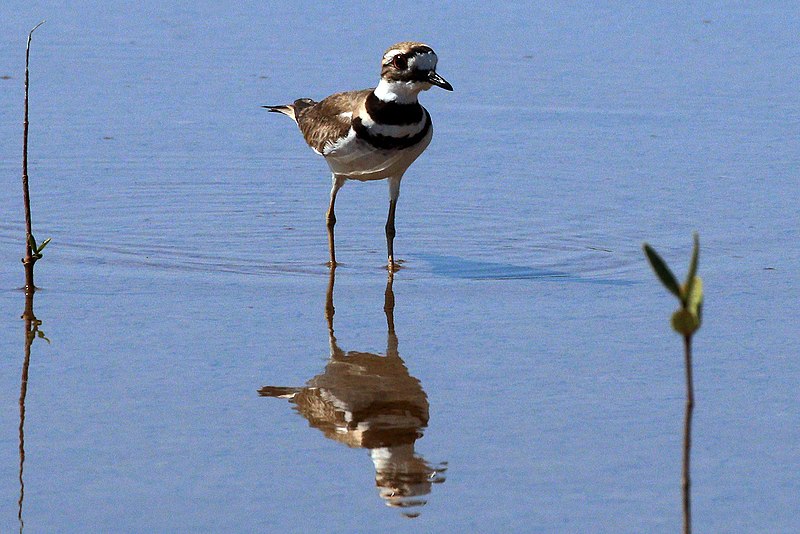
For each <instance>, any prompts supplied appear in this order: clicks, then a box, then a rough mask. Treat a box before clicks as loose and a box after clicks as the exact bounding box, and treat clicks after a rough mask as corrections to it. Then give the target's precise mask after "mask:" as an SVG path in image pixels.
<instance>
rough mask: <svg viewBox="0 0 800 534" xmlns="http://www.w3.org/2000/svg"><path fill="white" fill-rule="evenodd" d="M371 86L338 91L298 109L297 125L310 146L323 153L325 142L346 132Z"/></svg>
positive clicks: (370, 90) (334, 139) (331, 140)
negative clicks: (362, 88)
mask: <svg viewBox="0 0 800 534" xmlns="http://www.w3.org/2000/svg"><path fill="white" fill-rule="evenodd" d="M370 92H372V89H364V90H361V91H348V92H346V93H336V94H334V95H331V96H329V97H328V98H326V99H324V100H322V101H320V102H317V103H316V104H314V105H313V106H309V107H307V108H304V109H298V110H297V125H298V126H300V131H301V132H303V137H304V138H305V140H306V143H308V146H310V147H311V148H313V149H314V150H316V151H317V152H319V153H320V154H322V152H323V149H324V148H325V145H326V144H328V143H332V142H334V141H336V140H337V139H341V138H342V137H344V136H346V135H347V132H348V131H350V123H351V121H352V117H353V114H354V113H355V112H356V110H357V109H358V106H359V105H360V104H361V102H363V101H364V99H366V98H367V95H368V94H369V93H370Z"/></svg>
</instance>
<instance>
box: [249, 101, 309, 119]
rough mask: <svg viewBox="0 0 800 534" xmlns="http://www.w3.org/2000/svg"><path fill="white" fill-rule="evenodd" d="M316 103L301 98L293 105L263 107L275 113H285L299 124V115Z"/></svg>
mask: <svg viewBox="0 0 800 534" xmlns="http://www.w3.org/2000/svg"><path fill="white" fill-rule="evenodd" d="M314 104H316V102H314V101H313V100H311V99H310V98H301V99H299V100H295V101H294V102H293V103H291V104H284V105H282V106H261V107H262V108H265V109H267V110H269V111H272V112H273V113H283V114H284V115H286V116H287V117H289V118H291V119H292V120H293V121H294V122H297V114H298V113H299V112H301V111H302V110H304V109H305V108H308V107H311V106H313V105H314Z"/></svg>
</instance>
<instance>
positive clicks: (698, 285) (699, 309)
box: [686, 276, 703, 321]
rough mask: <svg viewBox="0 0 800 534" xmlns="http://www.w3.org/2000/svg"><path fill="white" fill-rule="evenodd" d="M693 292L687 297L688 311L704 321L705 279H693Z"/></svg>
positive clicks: (696, 277)
mask: <svg viewBox="0 0 800 534" xmlns="http://www.w3.org/2000/svg"><path fill="white" fill-rule="evenodd" d="M690 287H691V290H690V291H689V292H688V294H687V295H686V309H687V310H689V311H690V312H691V313H693V314H695V315H696V316H697V318H698V320H700V321H702V313H703V279H702V278H700V277H699V276H695V277H694V278H693V279H692V284H691V286H690Z"/></svg>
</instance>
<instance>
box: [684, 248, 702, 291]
mask: <svg viewBox="0 0 800 534" xmlns="http://www.w3.org/2000/svg"><path fill="white" fill-rule="evenodd" d="M699 257H700V236H698V235H697V232H695V233H694V247H693V249H692V259H691V261H689V272H688V273H686V282H685V283H684V287H685V288H686V291H685V292H684V294H683V297H684V300H683V304H684V306H686V305H687V302H688V301H689V295H691V293H692V284H693V283H694V280H695V277H696V275H697V262H698V259H699Z"/></svg>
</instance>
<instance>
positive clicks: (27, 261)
mask: <svg viewBox="0 0 800 534" xmlns="http://www.w3.org/2000/svg"><path fill="white" fill-rule="evenodd" d="M42 24H44V21H42V22H40V23H39V24H37V25H36V26H34V27H33V29H32V30H31V31H30V32H28V44H27V45H26V47H25V118H24V119H23V122H22V199H23V202H24V203H25V257H24V258H22V264H23V265H24V266H25V292H26V293H29V292H33V291H36V286H35V285H34V284H33V265H34V264H35V263H36V260H37V259H38V258H37V257H36V256H35V255H34V250H33V247H32V246H31V236H32V235H33V232H32V230H31V196H30V192H29V190H28V86H29V79H30V75H29V70H30V61H31V39H32V37H33V32H34V31H36V28H38V27H39V26H41V25H42Z"/></svg>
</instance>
